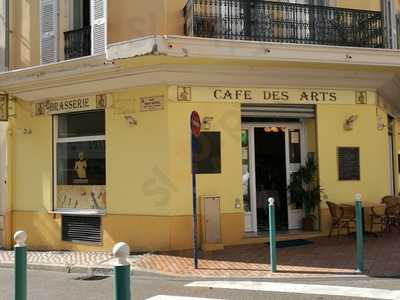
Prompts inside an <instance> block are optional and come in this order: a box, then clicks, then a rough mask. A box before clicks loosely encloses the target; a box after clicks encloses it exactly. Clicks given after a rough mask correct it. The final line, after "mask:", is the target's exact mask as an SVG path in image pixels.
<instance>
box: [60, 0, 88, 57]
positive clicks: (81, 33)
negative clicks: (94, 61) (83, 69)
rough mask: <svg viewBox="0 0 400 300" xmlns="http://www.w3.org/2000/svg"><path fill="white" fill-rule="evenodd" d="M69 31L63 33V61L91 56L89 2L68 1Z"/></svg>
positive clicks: (79, 0) (85, 0)
mask: <svg viewBox="0 0 400 300" xmlns="http://www.w3.org/2000/svg"><path fill="white" fill-rule="evenodd" d="M68 4H69V9H68V14H69V26H68V27H69V29H70V30H68V31H66V32H64V55H65V59H72V58H78V57H82V56H88V55H90V54H91V26H90V0H73V1H69V2H68Z"/></svg>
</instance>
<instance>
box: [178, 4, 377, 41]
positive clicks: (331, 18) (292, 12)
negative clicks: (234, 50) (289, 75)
mask: <svg viewBox="0 0 400 300" xmlns="http://www.w3.org/2000/svg"><path fill="white" fill-rule="evenodd" d="M184 15H185V21H186V22H185V34H186V35H188V36H197V37H208V38H219V39H231V40H252V41H266V42H281V43H300V44H322V45H334V46H351V47H370V48H383V47H384V32H383V16H382V13H381V12H376V11H366V10H354V9H344V8H334V7H326V6H315V5H303V4H293V3H282V2H273V1H265V0H252V1H251V0H189V1H188V3H187V4H186V6H185V8H184Z"/></svg>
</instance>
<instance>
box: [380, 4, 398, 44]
mask: <svg viewBox="0 0 400 300" xmlns="http://www.w3.org/2000/svg"><path fill="white" fill-rule="evenodd" d="M381 7H382V12H383V18H384V32H385V34H386V36H385V37H386V46H387V47H388V48H397V32H396V31H397V28H396V5H395V3H394V1H393V0H381Z"/></svg>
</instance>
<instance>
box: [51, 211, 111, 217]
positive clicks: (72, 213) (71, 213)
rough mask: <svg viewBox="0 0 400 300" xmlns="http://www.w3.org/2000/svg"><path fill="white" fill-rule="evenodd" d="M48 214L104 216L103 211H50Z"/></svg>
mask: <svg viewBox="0 0 400 300" xmlns="http://www.w3.org/2000/svg"><path fill="white" fill-rule="evenodd" d="M48 213H49V214H54V215H75V216H105V215H106V214H107V213H106V212H105V211H104V210H50V211H48Z"/></svg>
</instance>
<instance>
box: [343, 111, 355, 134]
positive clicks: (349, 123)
mask: <svg viewBox="0 0 400 300" xmlns="http://www.w3.org/2000/svg"><path fill="white" fill-rule="evenodd" d="M357 119H358V116H357V115H351V116H350V117H348V118H347V119H346V120H345V121H344V124H343V129H344V130H346V131H350V130H353V125H354V122H355V121H357Z"/></svg>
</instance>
